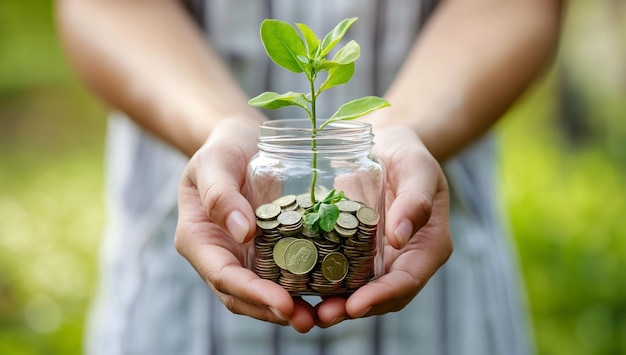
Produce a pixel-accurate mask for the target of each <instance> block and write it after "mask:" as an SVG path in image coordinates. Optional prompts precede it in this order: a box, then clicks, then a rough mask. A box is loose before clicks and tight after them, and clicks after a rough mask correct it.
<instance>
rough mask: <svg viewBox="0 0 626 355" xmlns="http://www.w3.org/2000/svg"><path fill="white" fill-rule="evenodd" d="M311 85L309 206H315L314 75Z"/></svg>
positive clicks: (315, 136)
mask: <svg viewBox="0 0 626 355" xmlns="http://www.w3.org/2000/svg"><path fill="white" fill-rule="evenodd" d="M309 83H310V84H311V114H310V115H309V119H310V120H311V151H313V156H312V158H311V170H312V173H313V175H312V177H311V191H310V194H311V204H315V184H316V182H317V114H316V112H315V101H316V99H317V97H316V95H315V75H311V78H310V79H309Z"/></svg>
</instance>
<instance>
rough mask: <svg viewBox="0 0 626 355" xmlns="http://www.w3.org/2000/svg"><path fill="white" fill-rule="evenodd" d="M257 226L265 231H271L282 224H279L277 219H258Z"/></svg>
mask: <svg viewBox="0 0 626 355" xmlns="http://www.w3.org/2000/svg"><path fill="white" fill-rule="evenodd" d="M256 225H257V226H259V228H261V229H264V230H271V229H274V228H277V227H278V226H279V225H280V222H278V221H277V220H275V219H267V220H265V219H257V220H256Z"/></svg>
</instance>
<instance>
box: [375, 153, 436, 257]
mask: <svg viewBox="0 0 626 355" xmlns="http://www.w3.org/2000/svg"><path fill="white" fill-rule="evenodd" d="M389 150H390V152H385V165H386V166H387V181H388V182H387V185H388V189H389V191H388V194H389V196H388V198H387V204H388V207H387V214H386V218H385V223H386V225H385V235H386V236H387V240H388V242H389V244H390V245H392V246H393V247H394V248H397V249H400V248H403V247H404V246H405V245H406V244H407V243H408V242H409V240H410V238H411V237H412V236H413V235H415V233H417V231H418V230H419V229H420V228H422V227H423V226H424V225H426V223H428V221H429V219H430V218H431V215H432V212H433V206H434V204H435V199H436V198H437V196H438V194H440V193H446V194H447V185H446V182H445V177H444V175H443V172H442V171H441V168H440V166H439V163H438V162H437V161H436V160H435V159H434V158H433V157H432V155H430V153H428V151H427V150H426V148H425V147H424V146H423V145H421V144H411V145H409V146H403V147H402V148H401V149H400V148H399V147H393V146H392V147H390V148H389ZM446 206H447V204H446Z"/></svg>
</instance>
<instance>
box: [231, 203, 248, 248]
mask: <svg viewBox="0 0 626 355" xmlns="http://www.w3.org/2000/svg"><path fill="white" fill-rule="evenodd" d="M249 228H250V227H249V226H248V220H247V219H246V217H245V216H244V215H243V213H241V212H239V211H233V212H231V213H230V214H229V215H228V217H227V218H226V229H228V232H229V233H230V235H232V236H233V238H235V240H236V241H238V242H239V243H241V242H243V240H244V239H245V238H246V235H248V231H249V230H250V229H249Z"/></svg>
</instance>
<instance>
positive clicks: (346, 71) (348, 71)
mask: <svg viewBox="0 0 626 355" xmlns="http://www.w3.org/2000/svg"><path fill="white" fill-rule="evenodd" d="M353 74H354V62H352V63H348V64H344V65H340V66H338V67H335V68H332V69H330V70H329V71H328V77H327V78H326V81H324V82H323V83H322V85H320V89H319V91H320V92H322V91H325V90H328V89H330V88H332V87H335V86H338V85H343V84H346V83H347V82H348V81H350V79H351V78H352V75H353Z"/></svg>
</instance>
